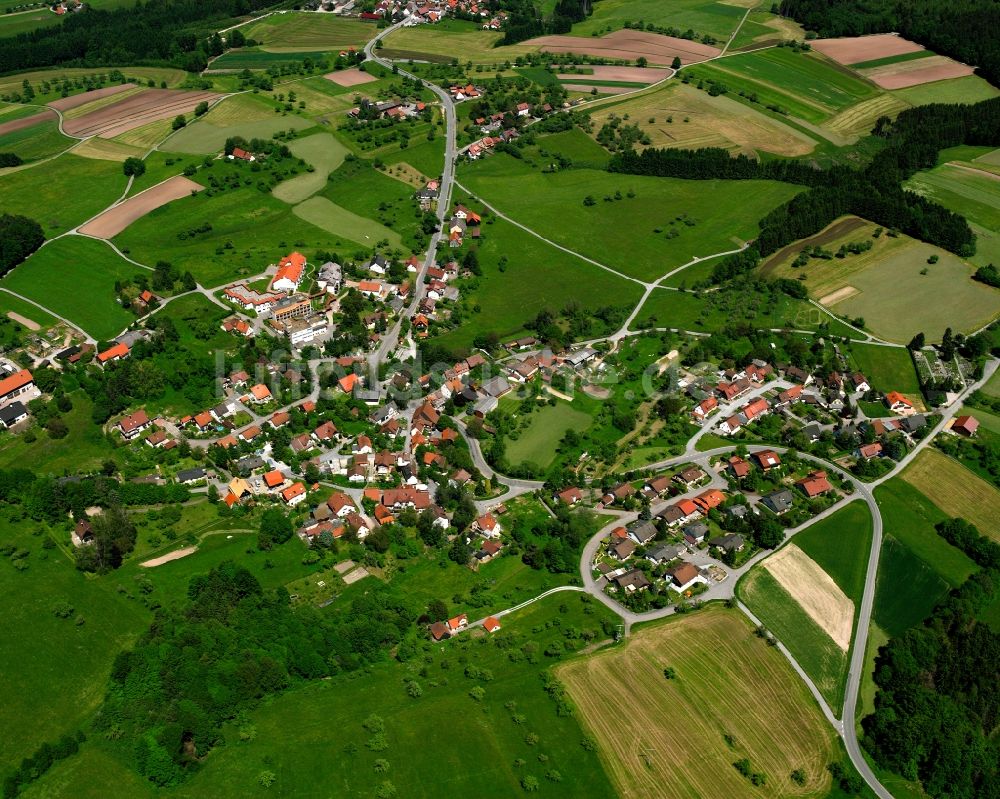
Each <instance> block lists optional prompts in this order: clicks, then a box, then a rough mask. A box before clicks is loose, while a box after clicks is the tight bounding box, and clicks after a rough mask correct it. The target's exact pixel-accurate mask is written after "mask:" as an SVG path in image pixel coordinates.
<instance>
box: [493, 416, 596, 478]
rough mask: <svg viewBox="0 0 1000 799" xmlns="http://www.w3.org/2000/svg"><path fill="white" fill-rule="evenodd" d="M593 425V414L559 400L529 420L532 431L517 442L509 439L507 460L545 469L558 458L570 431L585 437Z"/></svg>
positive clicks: (520, 433) (522, 435) (524, 433)
mask: <svg viewBox="0 0 1000 799" xmlns="http://www.w3.org/2000/svg"><path fill="white" fill-rule="evenodd" d="M592 422H593V418H592V417H591V416H590V414H589V413H586V412H585V411H583V410H579V409H578V408H575V407H574V406H573V403H571V402H565V401H564V400H557V402H556V404H555V405H546V406H545V407H543V408H539V409H537V410H535V411H534V412H533V413H532V414H531V415H530V416H529V423H528V427H527V428H525V429H523V430H521V431H520V432H519V434H518V437H517V438H516V439H511V438H508V439H507V458H508V460H509V461H510V462H511V463H514V464H517V463H524V462H528V463H534V464H536V465H537V466H539V467H541V468H542V469H545V468H547V467H548V466H549V464H551V463H552V461H553V460H554V459H555V457H556V450H557V448H558V446H559V442H560V440H561V439H562V437H563V436H564V435H566V433H567V432H568V431H569V430H575V431H576V432H578V433H582V432H583V431H584V430H586V429H587V428H588V427H590V425H591V423H592Z"/></svg>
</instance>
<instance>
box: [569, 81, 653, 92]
mask: <svg viewBox="0 0 1000 799" xmlns="http://www.w3.org/2000/svg"><path fill="white" fill-rule="evenodd" d="M562 86H563V88H564V89H565V90H566V91H568V92H587V93H590V92H593V91H595V90H596V91H597V93H598V94H624V93H625V92H634V91H635V87H631V88H630V87H628V86H591V85H590V84H584V83H564V84H563V85H562Z"/></svg>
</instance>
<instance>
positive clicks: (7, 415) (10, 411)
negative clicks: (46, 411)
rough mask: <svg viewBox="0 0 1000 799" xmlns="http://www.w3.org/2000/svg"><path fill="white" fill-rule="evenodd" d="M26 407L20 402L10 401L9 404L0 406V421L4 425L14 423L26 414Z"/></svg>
mask: <svg viewBox="0 0 1000 799" xmlns="http://www.w3.org/2000/svg"><path fill="white" fill-rule="evenodd" d="M27 413H28V409H27V408H25V407H24V405H22V404H21V403H20V402H12V403H10V404H9V405H7V406H5V407H3V408H0V423H2V424H3V425H4V426H5V427H6V426H7V425H11V424H14V423H15V422H16V421H17V420H18V419H20V418H21V417H22V416H25V415H27Z"/></svg>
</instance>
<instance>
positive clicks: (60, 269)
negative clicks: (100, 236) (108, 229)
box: [0, 236, 140, 340]
mask: <svg viewBox="0 0 1000 799" xmlns="http://www.w3.org/2000/svg"><path fill="white" fill-rule="evenodd" d="M139 271H140V270H139V269H138V268H137V267H135V266H133V265H132V264H130V263H128V262H127V261H124V260H123V259H122V258H120V257H119V256H118V255H117V254H116V253H115V252H114V251H113V250H112V249H111V248H110V247H108V245H107V244H105V243H104V242H101V241H95V240H94V239H87V238H83V237H82V236H64V237H63V238H61V239H58V240H56V241H53V242H52V243H50V244H47V245H46V246H45V247H42V248H41V249H40V250H38V252H36V253H35V254H34V255H32V256H31V257H30V258H28V260H26V261H25V262H24V263H23V264H21V265H20V266H18V267H17V268H16V269H14V270H13V271H12V272H10V273H9V274H7V275H6V276H5V277H4V279H3V282H2V284H0V285H3V286H4V287H5V288H8V289H10V290H11V291H14V292H17V293H18V294H20V295H22V296H24V297H28V298H29V299H32V300H34V301H35V302H38V303H40V304H41V305H43V306H44V307H46V308H48V309H49V310H52V311H54V312H56V313H57V314H59V315H60V316H64V317H66V318H67V319H70V320H71V321H73V322H74V323H75V324H77V325H79V326H80V327H82V328H83V329H84V330H86V331H87V332H88V333H90V335H92V336H94V338H96V339H98V340H102V339H107V338H110V337H111V336H114V335H117V334H118V333H120V332H121V331H122V330H123V329H124V328H125V327H127V326H128V324H129V323H130V322H131V321H133V320H134V319H135V316H133V315H132V314H131V313H129V312H128V311H126V310H125V309H124V308H122V307H121V306H120V305H118V303H117V302H115V293H114V284H115V281H116V280H120V279H122V278H124V277H129V276H132V275H134V274H136V273H137V272H139Z"/></svg>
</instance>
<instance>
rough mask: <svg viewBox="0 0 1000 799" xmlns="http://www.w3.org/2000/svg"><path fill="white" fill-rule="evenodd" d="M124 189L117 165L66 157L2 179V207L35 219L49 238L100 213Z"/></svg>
mask: <svg viewBox="0 0 1000 799" xmlns="http://www.w3.org/2000/svg"><path fill="white" fill-rule="evenodd" d="M124 188H125V176H124V175H123V174H122V167H121V164H116V163H113V162H111V161H98V160H94V159H92V158H80V157H79V156H76V155H72V154H66V155H61V156H59V157H58V158H55V159H53V160H51V161H48V162H46V163H44V164H39V165H38V166H34V167H31V168H30V169H23V170H20V171H17V172H13V173H10V174H7V175H4V176H3V192H4V201H3V206H4V211H6V212H8V213H13V214H24V215H25V216H28V217H31V218H32V219H35V220H36V221H37V222H38V223H39V224H40V225H41V226H42V230H44V231H45V235H46V236H47V237H49V238H51V237H52V236H55V235H58V234H60V233H64V232H66V231H67V230H69V229H70V228H72V227H74V226H76V225H79V224H81V223H83V222H86V221H87V220H88V219H90V218H91V217H92V216H94V215H96V214H98V213H100V212H101V211H103V210H104V209H105V208H106V207H107V206H109V205H110V204H111V203H113V202H114V201H115V200H117V199H118V197H119V196H121V193H122V191H123V190H124Z"/></svg>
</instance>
